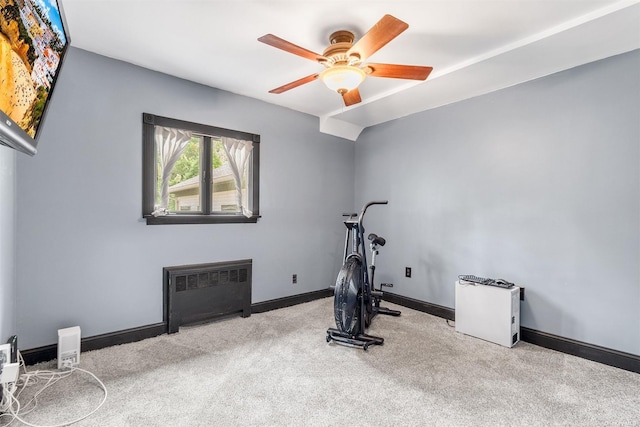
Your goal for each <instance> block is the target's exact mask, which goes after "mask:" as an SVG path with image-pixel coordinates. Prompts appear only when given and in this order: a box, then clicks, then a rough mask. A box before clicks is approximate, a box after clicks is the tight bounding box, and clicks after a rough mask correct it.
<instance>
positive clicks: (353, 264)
mask: <svg viewBox="0 0 640 427" xmlns="http://www.w3.org/2000/svg"><path fill="white" fill-rule="evenodd" d="M360 273H361V263H360V260H358V259H357V258H351V259H349V260H348V261H347V262H346V263H345V264H344V265H343V266H342V269H341V270H340V273H338V278H337V280H336V289H335V293H334V298H333V312H334V315H335V318H336V326H337V327H338V330H340V331H342V332H346V333H348V334H349V335H352V336H354V335H357V334H358V333H359V332H360V301H359V298H358V291H359V290H360V289H362V276H361V274H360Z"/></svg>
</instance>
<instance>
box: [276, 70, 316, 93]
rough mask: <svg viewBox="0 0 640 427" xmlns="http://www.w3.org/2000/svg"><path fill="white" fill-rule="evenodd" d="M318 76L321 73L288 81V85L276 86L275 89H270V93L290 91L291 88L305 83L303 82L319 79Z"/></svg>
mask: <svg viewBox="0 0 640 427" xmlns="http://www.w3.org/2000/svg"><path fill="white" fill-rule="evenodd" d="M318 76H319V74H317V73H316V74H311V75H310V76H307V77H303V78H301V79H298V80H296V81H294V82H291V83H287V84H286V85H282V86H280V87H277V88H275V89H272V90H270V91H269V93H282V92H286V91H288V90H289V89H293V88H296V87H298V86H302V85H303V84H305V83H309V82H312V81H314V80H315V79H317V78H318Z"/></svg>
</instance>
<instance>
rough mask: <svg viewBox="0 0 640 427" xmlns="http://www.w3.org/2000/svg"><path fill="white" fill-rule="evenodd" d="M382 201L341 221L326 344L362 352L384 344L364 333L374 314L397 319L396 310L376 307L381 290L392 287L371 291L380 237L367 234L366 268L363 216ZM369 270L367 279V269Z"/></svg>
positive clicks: (381, 242)
mask: <svg viewBox="0 0 640 427" xmlns="http://www.w3.org/2000/svg"><path fill="white" fill-rule="evenodd" d="M387 203H388V202H387V201H386V200H385V201H373V202H369V203H367V204H365V205H364V207H363V208H362V211H361V212H360V214H359V215H358V214H347V215H345V216H348V217H349V218H348V219H347V220H345V221H344V225H345V226H346V227H347V232H346V237H345V242H344V264H343V265H342V268H341V269H340V272H339V273H338V278H337V280H336V287H335V290H334V299H333V312H334V316H335V319H336V328H329V329H327V342H331V341H335V342H337V343H340V344H345V345H350V346H355V347H362V348H363V349H364V350H365V351H366V350H367V349H368V348H369V346H370V345H382V344H384V338H380V337H375V336H372V335H368V334H366V329H367V328H368V327H369V325H370V324H371V321H372V320H373V318H374V317H375V316H377V315H378V314H386V315H390V316H400V311H398V310H390V309H388V308H385V307H380V301H382V297H383V292H382V287H393V284H391V283H382V284H381V285H380V289H375V286H374V281H373V280H374V277H375V269H376V267H375V259H376V255H378V247H382V246H384V245H385V243H386V241H385V239H384V238H382V237H380V236H377V235H375V234H373V233H371V234H369V236H368V240H369V241H370V243H369V247H370V250H371V267H368V266H367V256H366V250H365V240H364V225H363V219H364V214H365V212H366V211H367V209H368V208H369V206H372V205H386V204H387ZM369 268H371V278H369V271H368V269H369Z"/></svg>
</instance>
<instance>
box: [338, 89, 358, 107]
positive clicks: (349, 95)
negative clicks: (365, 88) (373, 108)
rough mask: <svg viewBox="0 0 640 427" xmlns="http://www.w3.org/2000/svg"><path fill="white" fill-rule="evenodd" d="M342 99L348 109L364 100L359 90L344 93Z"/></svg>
mask: <svg viewBox="0 0 640 427" xmlns="http://www.w3.org/2000/svg"><path fill="white" fill-rule="evenodd" d="M342 99H343V100H344V105H346V106H347V107H348V106H350V105H353V104H357V103H359V102H362V98H360V91H359V90H358V88H355V89H351V90H350V91H349V92H345V93H343V94H342Z"/></svg>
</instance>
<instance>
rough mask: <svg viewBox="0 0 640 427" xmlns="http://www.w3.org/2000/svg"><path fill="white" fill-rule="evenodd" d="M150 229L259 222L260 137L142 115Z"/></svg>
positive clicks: (146, 211)
mask: <svg viewBox="0 0 640 427" xmlns="http://www.w3.org/2000/svg"><path fill="white" fill-rule="evenodd" d="M143 128H144V130H143V140H144V141H143V142H144V150H143V151H144V160H143V161H144V165H143V174H144V180H143V181H144V184H143V185H144V195H143V197H144V201H143V216H144V217H145V218H146V219H147V223H148V224H171V223H215V222H255V221H256V220H257V218H258V216H259V212H258V202H259V198H258V182H259V181H258V163H259V145H260V144H259V141H260V138H259V136H258V135H255V134H249V133H244V132H239V131H232V130H228V129H221V128H216V127H213V126H206V125H198V124H194V123H189V122H184V121H179V120H175V119H168V118H164V117H159V116H153V115H150V114H144V115H143Z"/></svg>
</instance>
